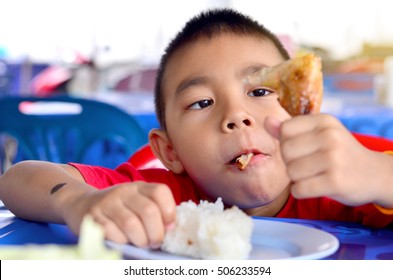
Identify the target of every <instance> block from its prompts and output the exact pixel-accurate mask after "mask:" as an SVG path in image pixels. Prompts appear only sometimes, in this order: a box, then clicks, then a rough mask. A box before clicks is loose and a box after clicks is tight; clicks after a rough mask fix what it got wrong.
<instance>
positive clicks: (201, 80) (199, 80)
mask: <svg viewBox="0 0 393 280" xmlns="http://www.w3.org/2000/svg"><path fill="white" fill-rule="evenodd" d="M209 80H210V79H209V78H208V77H205V76H197V77H192V78H189V79H185V80H183V81H182V82H181V83H180V84H179V86H178V87H177V88H176V91H175V93H176V95H179V94H180V93H181V92H183V91H185V90H186V89H188V88H190V87H194V86H199V85H204V84H207V83H208V81H209Z"/></svg>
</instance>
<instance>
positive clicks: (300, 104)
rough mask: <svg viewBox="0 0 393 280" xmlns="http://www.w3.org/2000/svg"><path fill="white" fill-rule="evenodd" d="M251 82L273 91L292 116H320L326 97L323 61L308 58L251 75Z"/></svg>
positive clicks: (249, 79)
mask: <svg viewBox="0 0 393 280" xmlns="http://www.w3.org/2000/svg"><path fill="white" fill-rule="evenodd" d="M247 82H248V83H251V84H254V85H259V86H264V87H267V88H271V89H273V90H274V91H276V92H277V93H278V98H279V102H280V104H281V106H282V107H284V109H285V110H286V111H287V112H288V113H289V114H290V115H291V116H296V115H304V114H313V113H318V112H319V111H320V107H321V101H322V94H323V80H322V64H321V59H320V57H318V56H316V55H315V54H306V55H304V56H300V57H295V58H293V59H290V60H287V61H285V62H283V63H281V64H279V65H277V66H274V67H271V68H262V69H261V70H260V71H258V72H256V73H254V74H252V75H250V76H249V77H248V78H247Z"/></svg>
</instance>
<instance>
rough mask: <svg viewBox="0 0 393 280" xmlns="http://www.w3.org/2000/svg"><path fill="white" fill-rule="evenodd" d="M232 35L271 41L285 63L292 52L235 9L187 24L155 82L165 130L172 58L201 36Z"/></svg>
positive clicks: (170, 47) (207, 14)
mask: <svg viewBox="0 0 393 280" xmlns="http://www.w3.org/2000/svg"><path fill="white" fill-rule="evenodd" d="M228 33H229V34H235V35H240V36H254V37H256V38H262V39H267V40H270V41H271V42H272V43H273V44H274V45H275V46H276V48H277V50H278V51H279V53H280V54H281V56H282V57H283V58H284V59H285V60H287V59H289V54H288V52H287V51H286V50H285V48H284V47H283V45H282V43H281V42H280V40H279V39H278V38H277V36H276V35H275V34H273V33H272V32H271V31H270V30H268V29H266V28H265V27H264V26H263V25H261V24H259V23H258V22H257V21H255V20H253V19H251V18H250V17H248V16H246V15H243V14H241V13H239V12H237V11H234V10H232V9H214V10H208V11H206V12H202V13H200V14H199V15H197V16H195V17H194V18H192V19H190V20H189V21H188V22H187V23H186V25H185V26H184V27H183V29H182V30H181V31H180V32H179V33H178V34H177V35H176V36H175V38H174V39H173V40H172V41H171V42H170V43H169V45H168V46H167V48H166V49H165V53H164V55H163V56H162V57H161V61H160V64H159V67H158V72H157V77H156V83H155V90H154V100H155V110H156V114H157V118H158V122H159V123H160V126H161V128H162V129H166V123H165V100H164V96H163V93H162V88H163V83H164V81H163V77H164V73H165V69H166V66H167V64H168V61H169V59H170V58H171V57H172V56H173V55H174V53H176V51H178V50H179V49H181V48H182V47H183V46H185V45H187V44H189V43H192V42H194V41H196V40H198V39H199V38H201V37H206V38H209V39H210V38H213V37H215V36H217V35H220V34H228Z"/></svg>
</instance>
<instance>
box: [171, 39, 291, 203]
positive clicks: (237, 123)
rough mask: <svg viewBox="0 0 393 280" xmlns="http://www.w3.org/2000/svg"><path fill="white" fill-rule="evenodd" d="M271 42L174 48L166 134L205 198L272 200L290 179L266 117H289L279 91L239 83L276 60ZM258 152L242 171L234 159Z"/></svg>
mask: <svg viewBox="0 0 393 280" xmlns="http://www.w3.org/2000/svg"><path fill="white" fill-rule="evenodd" d="M282 61H283V58H282V57H281V56H280V54H279V52H278V51H277V49H276V48H275V46H274V45H273V43H271V42H270V41H268V40H260V39H256V38H253V37H246V36H243V37H240V36H236V35H229V34H224V35H220V36H216V37H214V38H213V39H206V38H201V39H198V40H197V41H196V42H194V43H192V44H189V45H187V46H186V47H183V48H182V49H180V50H178V51H177V52H176V53H175V54H174V56H173V57H172V58H171V59H170V61H169V63H168V65H167V69H166V73H165V76H164V81H165V84H164V88H163V92H164V95H165V96H164V98H165V103H166V109H165V112H166V113H165V115H166V123H167V135H168V138H169V140H170V142H171V145H172V147H173V150H174V152H175V154H176V156H177V157H178V159H179V160H180V162H181V163H182V165H183V167H184V169H185V170H186V172H187V173H188V174H189V176H191V178H192V179H193V180H194V182H196V184H197V185H198V187H199V188H200V191H201V192H202V193H203V194H204V195H206V196H207V197H208V198H210V199H213V200H214V199H216V198H217V197H219V196H220V197H222V198H223V200H224V202H225V203H227V204H236V205H238V206H239V207H241V208H253V207H257V206H261V205H265V204H268V203H270V202H272V201H274V200H275V199H276V198H277V197H278V196H279V194H280V193H282V192H283V190H284V189H286V187H287V186H288V184H289V179H288V177H287V174H286V169H285V166H284V163H283V161H282V158H281V155H280V148H279V142H278V140H276V139H275V138H273V137H272V136H271V135H270V134H269V133H267V131H266V130H265V127H264V121H265V118H266V117H267V116H274V117H276V118H278V119H280V120H285V119H288V118H289V115H288V113H287V112H286V111H285V110H284V109H283V108H282V107H281V106H280V104H279V102H278V100H277V94H276V93H274V92H271V91H268V90H265V89H263V88H261V87H255V86H252V85H248V84H246V83H244V79H245V77H246V75H247V74H249V73H251V72H252V71H253V70H255V69H257V68H260V67H265V66H273V65H276V64H279V63H280V62H282ZM248 152H253V153H254V154H255V156H254V157H253V158H252V160H251V162H250V164H249V165H248V166H247V168H246V169H245V170H243V171H241V170H239V169H238V167H237V166H236V164H235V159H236V157H238V156H240V155H241V154H244V153H248Z"/></svg>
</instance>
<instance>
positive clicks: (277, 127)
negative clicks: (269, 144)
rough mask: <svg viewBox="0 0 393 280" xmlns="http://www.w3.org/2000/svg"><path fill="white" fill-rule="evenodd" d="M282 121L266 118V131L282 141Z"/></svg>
mask: <svg viewBox="0 0 393 280" xmlns="http://www.w3.org/2000/svg"><path fill="white" fill-rule="evenodd" d="M281 123H282V122H281V121H280V120H278V119H276V118H274V117H266V119H265V129H266V131H267V132H268V133H269V134H270V135H272V136H273V137H274V138H276V139H278V140H280V136H281Z"/></svg>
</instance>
